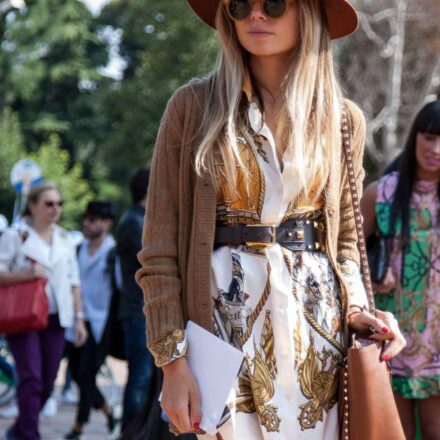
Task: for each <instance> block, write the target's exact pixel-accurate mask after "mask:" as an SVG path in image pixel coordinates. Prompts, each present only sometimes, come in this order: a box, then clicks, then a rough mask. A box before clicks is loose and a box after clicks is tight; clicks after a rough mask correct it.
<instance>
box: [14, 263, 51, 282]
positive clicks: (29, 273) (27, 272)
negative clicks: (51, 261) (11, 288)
mask: <svg viewBox="0 0 440 440" xmlns="http://www.w3.org/2000/svg"><path fill="white" fill-rule="evenodd" d="M20 275H21V278H22V279H23V280H26V281H28V280H34V279H35V278H44V277H45V276H46V271H45V269H44V266H42V265H41V264H38V263H34V264H32V266H30V267H28V268H27V269H23V270H22V271H21V272H20Z"/></svg>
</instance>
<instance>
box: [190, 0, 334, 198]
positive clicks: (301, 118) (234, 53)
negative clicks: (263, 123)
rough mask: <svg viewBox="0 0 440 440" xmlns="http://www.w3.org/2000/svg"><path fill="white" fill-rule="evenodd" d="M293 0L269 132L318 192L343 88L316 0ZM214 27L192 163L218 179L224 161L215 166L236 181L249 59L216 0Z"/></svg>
mask: <svg viewBox="0 0 440 440" xmlns="http://www.w3.org/2000/svg"><path fill="white" fill-rule="evenodd" d="M297 4H298V9H299V39H298V44H297V47H296V48H295V50H294V53H293V54H292V64H291V68H290V69H289V71H288V72H287V75H286V77H285V79H284V81H283V84H282V85H281V87H282V93H283V104H282V107H281V108H280V109H279V111H278V115H277V119H276V120H277V121H278V123H277V124H278V125H277V129H276V133H274V134H275V138H276V143H277V148H279V149H281V148H283V146H285V147H286V152H288V153H291V154H293V157H294V162H295V173H296V174H297V176H296V179H297V180H298V181H299V182H300V183H301V185H302V186H301V187H302V188H303V191H304V192H305V194H307V195H309V192H310V190H311V189H312V188H311V182H312V181H313V182H314V185H315V186H314V187H313V193H314V196H315V197H318V196H319V194H320V193H321V192H322V190H323V189H324V187H325V184H326V182H327V178H328V173H329V164H330V163H331V159H332V153H333V150H334V146H335V145H336V142H338V140H339V139H340V137H339V134H338V132H339V126H340V117H341V108H340V106H341V97H342V94H341V91H340V88H339V85H338V83H337V80H336V77H335V74H334V67H333V59H332V53H331V48H330V37H329V34H328V31H327V28H326V25H325V13H324V11H323V9H322V6H321V0H301V1H298V3H297ZM216 28H217V31H218V36H219V40H220V48H219V54H218V58H217V65H216V68H215V70H214V73H213V81H212V82H211V84H212V88H211V90H210V94H211V96H210V99H209V102H208V103H207V108H206V111H205V116H204V120H203V123H202V127H203V130H204V132H203V136H202V140H201V142H200V145H199V147H198V150H197V154H196V162H195V165H196V170H197V172H198V173H199V174H203V173H205V172H208V173H209V174H210V175H211V176H212V177H213V180H214V184H215V185H217V184H218V179H219V167H218V164H219V163H221V164H222V167H221V171H220V172H221V173H224V175H225V176H224V177H225V178H226V182H228V184H229V185H230V187H231V189H234V188H236V186H237V166H238V167H240V168H241V169H242V170H243V171H244V176H245V178H247V177H248V170H247V169H246V166H245V164H244V163H243V162H242V160H241V158H240V151H239V146H238V141H237V137H238V136H240V135H241V133H243V132H244V131H246V130H247V127H246V125H247V124H246V117H245V115H243V114H242V113H243V112H240V103H241V98H242V85H243V79H244V75H245V72H246V69H247V68H248V66H247V60H246V54H245V51H244V50H243V49H242V48H241V46H240V44H239V42H238V38H237V35H236V32H235V28H234V26H233V23H231V21H230V20H229V18H228V17H227V14H226V11H225V10H224V7H223V2H221V1H220V6H219V9H218V11H217V16H216ZM247 138H248V139H250V138H251V137H250V136H247ZM306 170H307V171H306ZM310 176H312V177H314V178H315V179H310ZM316 177H318V179H316ZM316 182H318V185H317V186H316Z"/></svg>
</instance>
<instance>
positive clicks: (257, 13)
mask: <svg viewBox="0 0 440 440" xmlns="http://www.w3.org/2000/svg"><path fill="white" fill-rule="evenodd" d="M249 18H250V19H251V20H261V19H266V16H265V15H264V11H263V6H262V4H261V2H259V1H253V2H252V11H251V15H250V17H249Z"/></svg>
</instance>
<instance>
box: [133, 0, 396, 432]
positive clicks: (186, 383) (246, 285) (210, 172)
mask: <svg viewBox="0 0 440 440" xmlns="http://www.w3.org/2000/svg"><path fill="white" fill-rule="evenodd" d="M189 3H190V5H191V7H192V8H193V9H194V11H195V12H196V13H197V14H198V15H199V17H200V18H202V19H203V20H204V21H205V22H206V23H208V24H209V25H211V26H213V27H215V28H216V30H217V32H218V37H219V42H220V53H219V57H218V64H217V67H216V69H215V71H214V72H213V74H212V75H211V76H210V77H208V78H205V79H201V80H195V81H192V82H191V83H190V84H189V85H186V86H184V87H183V88H181V89H179V90H178V91H177V92H176V93H175V95H174V96H173V98H172V99H171V101H170V102H169V104H168V107H167V109H166V111H165V114H164V117H163V120H162V124H161V127H160V130H159V135H158V139H157V144H156V149H155V154H154V159H153V165H152V170H151V179H150V187H149V193H148V202H147V211H146V212H147V214H146V221H145V229H144V241H143V243H144V247H143V249H142V251H141V252H140V254H139V255H140V261H141V263H142V268H141V269H140V270H139V272H138V281H139V283H140V284H141V286H142V287H143V289H144V294H145V302H146V304H145V312H146V315H147V320H146V322H147V328H148V342H149V348H150V350H151V351H152V353H153V355H154V357H155V360H156V364H157V365H158V366H160V367H162V369H163V372H164V384H163V393H162V407H163V408H164V409H165V411H166V413H167V414H168V416H169V417H170V420H171V423H172V424H173V425H174V426H175V428H176V429H177V430H178V431H180V432H189V431H193V430H198V428H200V422H201V412H200V395H199V390H198V387H197V383H196V381H195V379H194V377H193V375H192V373H191V371H190V369H189V367H188V362H187V359H186V358H185V354H186V353H187V349H188V343H187V339H186V335H185V323H186V322H187V321H188V320H192V321H194V322H196V323H197V324H199V325H201V326H203V327H204V328H206V329H208V330H209V331H211V332H213V333H215V334H216V335H217V336H218V337H220V338H222V339H223V340H224V341H225V342H227V343H229V344H232V345H234V346H235V347H236V348H237V349H239V350H241V351H242V352H243V354H244V357H245V362H244V363H243V367H242V369H241V371H240V373H239V377H238V378H237V380H236V382H235V384H234V387H233V390H232V392H231V395H230V399H229V401H228V402H227V409H226V410H225V412H224V414H223V417H222V420H221V422H220V424H217V423H216V424H215V426H213V430H212V431H216V430H217V431H218V433H219V434H218V435H219V436H221V438H223V440H237V439H239V440H245V439H246V440H250V439H252V440H262V439H266V440H275V439H277V440H291V439H297V438H301V439H313V440H324V439H325V440H336V439H337V438H338V437H339V427H338V416H337V405H336V400H337V398H336V395H337V391H338V379H337V377H338V371H339V368H340V361H341V359H342V354H341V351H342V352H344V349H343V348H342V346H343V345H344V344H345V343H346V342H347V341H346V340H345V339H344V337H343V316H344V313H345V312H347V314H348V319H349V325H350V327H351V328H352V329H353V330H354V331H368V329H369V327H370V326H372V327H374V328H375V329H376V330H377V332H378V334H377V335H376V336H375V337H376V338H380V339H388V340H389V341H390V343H389V345H388V347H387V349H386V351H385V352H384V354H383V356H384V357H385V358H390V357H392V356H394V355H395V354H397V353H398V352H399V350H400V349H401V348H402V346H403V344H404V342H403V338H402V336H401V334H400V332H399V329H398V327H397V325H396V323H395V321H394V320H393V318H392V317H391V316H390V315H388V314H384V313H383V312H379V314H378V318H377V319H376V318H375V317H373V316H372V315H371V314H369V313H368V312H367V311H365V310H364V309H363V306H365V305H366V295H365V291H364V287H363V285H362V281H361V277H360V273H359V252H358V250H357V238H356V229H355V219H354V215H353V209H352V208H353V205H352V200H351V198H350V190H349V182H348V178H347V173H345V172H344V171H345V169H344V164H343V163H341V158H342V157H343V153H342V148H341V144H342V140H341V113H342V108H343V106H346V107H347V111H348V113H349V115H350V119H351V137H352V144H353V149H354V156H355V157H354V168H355V169H354V171H355V176H356V179H357V183H358V187H361V186H362V178H363V171H362V153H363V147H364V138H365V120H364V118H363V115H362V112H361V111H360V110H359V109H358V107H356V105H354V104H353V103H351V102H350V101H344V100H343V97H342V93H341V92H340V88H339V86H338V84H337V81H336V78H335V75H334V70H333V64H332V55H331V48H330V46H331V43H330V40H331V39H332V38H333V39H334V38H339V37H342V36H345V35H348V34H350V33H351V32H353V31H354V30H355V29H356V27H357V24H358V19H357V15H356V12H355V11H354V9H353V8H352V7H351V6H350V5H349V3H348V2H346V1H345V0H331V1H330V0H322V1H321V0H302V1H296V0H258V1H256V0H222V1H220V0H190V1H189ZM344 102H345V104H344ZM339 285H342V286H343V287H342V289H339ZM338 347H339V348H338ZM189 350H191V347H189ZM202 421H203V423H204V422H205V421H207V420H206V418H205V419H202ZM198 434H199V435H200V439H212V438H215V437H212V435H208V434H206V435H205V434H203V433H202V432H200V431H198Z"/></svg>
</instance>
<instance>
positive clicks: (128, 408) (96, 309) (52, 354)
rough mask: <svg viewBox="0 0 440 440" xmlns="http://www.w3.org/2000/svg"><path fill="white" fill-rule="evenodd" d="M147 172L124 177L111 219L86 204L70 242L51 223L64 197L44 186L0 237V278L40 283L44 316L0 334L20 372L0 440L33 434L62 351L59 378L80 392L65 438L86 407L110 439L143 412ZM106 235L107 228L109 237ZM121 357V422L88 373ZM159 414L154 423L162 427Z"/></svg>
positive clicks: (34, 438) (74, 433)
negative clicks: (100, 418)
mask: <svg viewBox="0 0 440 440" xmlns="http://www.w3.org/2000/svg"><path fill="white" fill-rule="evenodd" d="M148 179H149V170H148V168H146V167H141V168H139V169H138V170H136V171H135V172H134V174H133V175H132V177H131V180H130V192H131V196H132V205H131V206H130V207H129V209H128V210H127V211H126V212H125V213H124V214H123V215H122V217H121V219H120V220H119V222H118V223H117V224H115V212H114V208H113V206H112V204H111V203H109V202H107V201H101V200H93V201H91V202H90V203H88V205H87V208H86V210H85V212H84V213H83V217H82V218H83V224H82V233H83V235H84V239H83V240H82V241H81V242H80V243H79V244H78V245H77V244H76V243H74V241H73V240H72V239H71V237H70V235H69V233H68V231H66V230H64V229H62V228H61V227H59V226H58V222H59V220H60V219H61V216H62V207H63V199H62V195H61V193H60V191H59V189H58V188H57V187H56V186H55V185H54V184H53V183H50V182H43V183H39V184H37V185H35V186H33V187H32V188H31V190H30V192H29V194H28V197H27V202H26V207H25V210H24V212H23V215H22V218H21V220H20V221H19V222H18V223H17V224H15V225H14V226H12V227H10V228H7V229H5V230H4V231H3V233H2V235H1V237H0V284H1V285H8V284H13V283H17V282H23V281H26V280H32V279H35V278H40V277H44V278H46V279H47V280H48V282H47V285H46V294H47V297H48V299H49V321H48V324H47V327H45V328H44V329H42V330H39V331H29V332H25V333H20V334H8V335H6V339H7V343H8V346H9V349H10V351H11V353H12V355H13V359H14V364H15V370H16V374H17V376H18V379H19V380H18V384H17V392H16V399H17V405H18V416H17V418H16V420H15V422H14V424H13V425H12V426H11V427H10V428H9V429H8V430H7V431H6V433H5V438H6V439H7V440H38V439H40V433H39V428H38V426H39V416H40V411H41V410H42V408H43V407H44V405H45V403H46V402H47V401H48V399H49V398H50V396H51V395H52V393H53V388H54V381H55V378H56V376H57V372H58V368H59V365H60V361H61V359H62V357H63V355H64V356H65V357H66V358H67V361H68V367H67V373H66V376H67V377H68V378H73V381H74V383H75V384H76V386H77V389H78V391H79V399H78V404H77V411H76V417H75V420H74V421H73V426H72V429H71V430H70V431H69V432H66V435H65V437H64V438H65V439H71V440H79V439H81V438H82V435H83V428H84V425H85V424H86V423H87V422H88V421H89V416H90V412H91V410H92V409H96V410H100V411H102V412H103V414H104V415H105V417H106V420H107V428H108V432H109V438H118V436H119V435H120V434H121V433H123V432H124V431H125V430H126V428H127V427H129V426H130V424H131V423H132V422H133V421H134V420H135V418H136V416H138V414H139V413H141V412H142V409H143V408H144V405H145V402H146V401H148V398H149V391H150V389H151V387H152V384H151V380H152V376H153V358H152V356H151V354H150V353H149V351H148V350H147V343H146V330H145V318H144V314H143V295H142V291H141V289H140V288H139V286H138V285H137V284H136V281H135V272H136V271H137V269H138V268H139V263H138V260H137V256H136V255H137V253H138V251H139V250H140V249H141V247H142V245H141V237H142V227H143V218H144V214H145V202H146V194H147V188H148ZM112 231H115V233H116V234H115V238H113V235H112ZM117 335H119V339H120V340H119V346H120V347H119V353H118V354H116V355H115V356H118V357H119V358H123V359H125V360H126V361H127V366H128V381H127V384H126V387H125V390H124V396H123V405H122V406H123V412H122V418H121V419H119V417H117V415H116V414H115V413H114V409H113V408H112V407H111V406H110V405H109V404H108V403H107V402H106V400H105V398H104V396H103V394H102V392H101V391H100V389H99V387H98V386H97V383H96V378H97V374H98V371H99V369H100V367H101V366H102V364H103V362H104V361H105V358H106V356H107V355H108V354H112V353H114V352H115V347H114V344H115V341H116V340H115V337H116V336H117ZM160 420H161V419H159V420H157V422H158V423H160Z"/></svg>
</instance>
